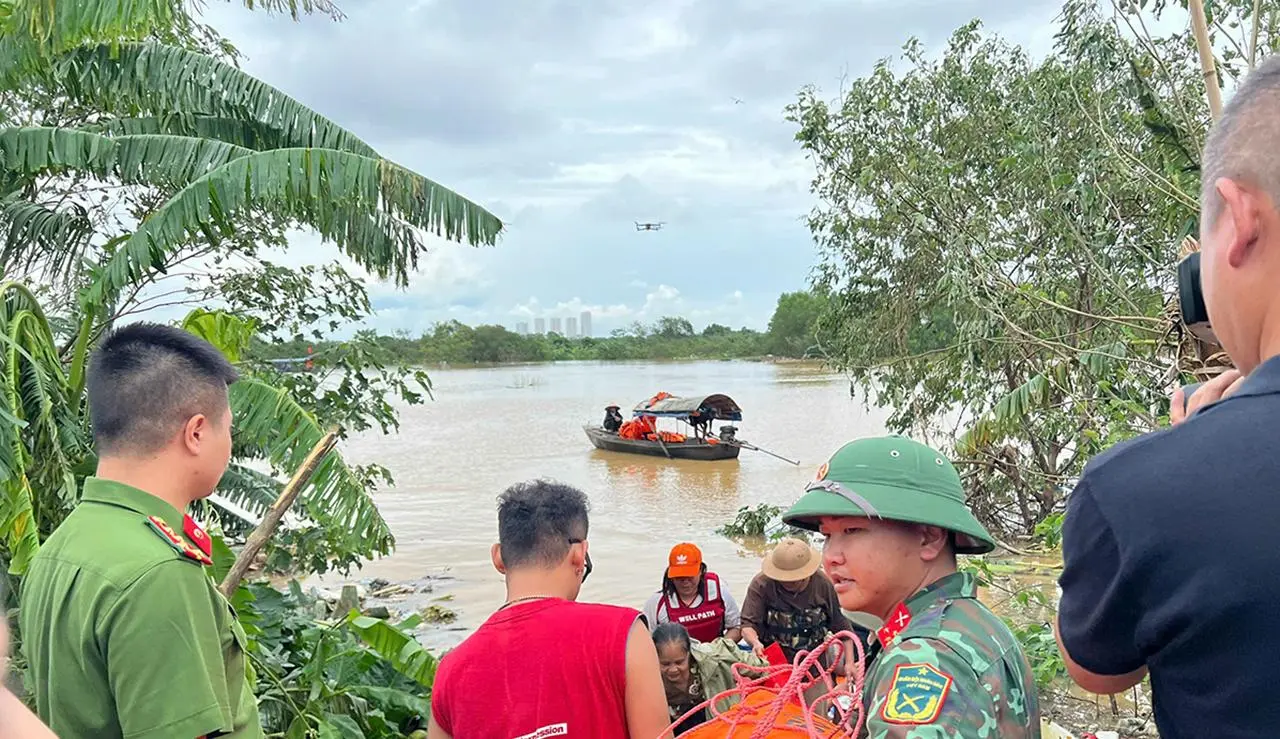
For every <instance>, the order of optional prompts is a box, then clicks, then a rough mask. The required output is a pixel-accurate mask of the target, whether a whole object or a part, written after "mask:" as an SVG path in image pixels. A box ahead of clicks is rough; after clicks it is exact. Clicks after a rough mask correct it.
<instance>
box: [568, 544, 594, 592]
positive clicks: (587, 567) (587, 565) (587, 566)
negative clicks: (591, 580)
mask: <svg viewBox="0 0 1280 739" xmlns="http://www.w3.org/2000/svg"><path fill="white" fill-rule="evenodd" d="M585 542H586V539H570V540H569V543H570V544H582V543H585ZM586 554H587V556H586V562H585V566H584V569H583V570H582V582H586V581H587V576H588V575H590V574H591V552H587V553H586Z"/></svg>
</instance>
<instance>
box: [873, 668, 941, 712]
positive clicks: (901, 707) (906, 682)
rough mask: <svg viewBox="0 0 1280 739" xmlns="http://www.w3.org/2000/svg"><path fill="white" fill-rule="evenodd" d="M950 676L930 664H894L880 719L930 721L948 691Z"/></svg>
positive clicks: (939, 709)
mask: <svg viewBox="0 0 1280 739" xmlns="http://www.w3.org/2000/svg"><path fill="white" fill-rule="evenodd" d="M951 682H952V680H951V676H950V675H948V674H946V673H945V672H942V671H941V670H939V669H938V668H936V667H934V666H933V665H925V664H911V665H898V667H897V669H896V670H894V672H893V682H891V683H890V684H889V694H888V695H887V696H886V697H885V701H884V707H883V708H881V709H880V718H882V719H884V720H885V721H887V722H888V723H891V724H931V723H933V722H934V721H936V720H937V718H938V714H940V713H941V712H942V703H943V701H945V700H946V699H947V693H949V692H951Z"/></svg>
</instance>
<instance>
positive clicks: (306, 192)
mask: <svg viewBox="0 0 1280 739" xmlns="http://www.w3.org/2000/svg"><path fill="white" fill-rule="evenodd" d="M248 4H249V5H252V4H253V3H248ZM268 5H270V6H271V7H274V8H277V9H284V8H287V9H290V10H294V11H297V10H303V11H306V10H312V9H317V8H321V9H323V8H326V7H328V4H327V3H324V2H320V1H319V0H316V1H315V2H311V1H303V0H299V2H286V1H285V0H278V1H276V2H271V3H268ZM5 8H6V9H7V11H8V13H7V15H5V16H4V17H3V26H0V58H8V59H11V60H13V61H14V63H13V64H11V65H9V66H7V67H6V68H5V75H4V83H5V86H4V90H3V92H4V95H5V100H7V101H10V108H9V110H10V111H11V112H12V114H11V115H10V120H13V118H14V117H15V116H17V117H22V116H26V117H29V118H34V119H36V120H41V119H50V120H58V121H62V122H59V123H57V124H55V125H10V126H8V127H6V128H2V129H0V188H2V189H0V227H2V228H3V239H2V243H3V245H4V249H3V251H2V252H0V260H2V263H3V267H4V272H5V274H8V275H28V276H33V277H35V278H39V277H44V278H45V279H46V280H48V282H46V285H47V286H48V287H47V289H46V290H45V291H44V297H47V298H48V299H49V301H50V305H52V306H54V307H56V309H57V310H56V312H54V313H52V314H50V313H46V311H45V310H44V309H43V306H42V304H41V301H40V300H39V299H37V296H36V295H35V294H34V292H33V291H32V290H30V289H27V288H25V287H24V286H23V285H22V284H20V283H14V282H11V283H6V284H5V285H4V286H3V290H2V291H0V295H2V296H3V303H2V304H0V309H2V310H3V314H2V315H0V326H3V328H4V333H5V336H6V341H5V346H6V351H5V352H4V353H3V354H2V355H0V357H2V362H3V364H0V368H2V369H3V370H4V372H3V375H4V377H6V378H8V380H9V385H8V387H9V392H7V393H5V394H4V396H3V398H2V399H0V416H3V417H4V419H5V420H6V421H9V423H4V424H0V426H3V427H4V429H5V430H4V431H3V433H5V434H6V436H7V438H5V439H3V441H4V442H6V443H4V444H3V445H2V448H0V479H2V480H3V486H4V488H3V497H2V499H0V540H2V543H0V556H2V557H3V558H4V559H5V560H6V561H8V563H9V567H10V569H11V571H14V572H21V571H22V570H23V568H24V567H25V564H26V562H27V561H28V560H29V559H30V557H31V556H32V555H33V554H34V552H35V549H36V547H37V546H38V544H39V541H40V539H41V537H42V535H43V534H47V533H48V531H50V530H51V529H52V527H53V526H55V525H56V524H57V522H58V521H59V520H60V519H61V516H62V515H64V514H65V512H66V511H67V510H68V509H69V507H70V506H71V505H72V504H73V503H74V501H75V500H76V499H77V497H78V492H77V490H78V487H77V486H78V480H79V479H80V477H81V476H83V474H85V472H86V471H87V470H89V469H91V468H92V460H91V457H90V456H89V454H88V446H87V443H86V434H85V430H86V429H85V427H86V419H85V415H84V401H83V387H84V368H85V362H86V357H87V355H88V352H89V349H90V347H91V346H92V344H93V342H94V340H95V339H96V337H97V336H99V335H100V334H101V333H102V332H103V331H104V330H105V329H107V328H109V327H110V326H111V325H112V323H113V322H114V321H116V320H118V319H120V318H121V317H123V316H124V315H127V313H128V310H129V306H130V304H136V303H138V302H139V300H138V296H139V293H140V292H142V291H143V290H145V289H146V288H147V287H149V286H153V285H154V284H155V283H156V281H157V279H159V278H160V277H161V276H162V275H163V274H164V273H165V272H166V271H169V270H172V269H173V268H174V267H175V266H177V265H179V264H182V263H184V262H189V261H190V260H192V259H193V258H197V257H199V258H204V259H208V260H210V261H212V263H213V264H214V265H215V267H216V266H217V265H219V264H225V262H226V260H227V259H228V257H229V256H230V255H232V254H236V255H238V256H241V257H248V258H250V259H251V260H254V259H256V261H252V262H251V263H252V264H254V265H255V266H252V267H250V268H249V269H248V270H244V269H240V270H229V269H223V270H221V271H218V270H216V269H215V270H214V272H213V273H211V275H210V277H209V279H208V283H207V284H209V285H212V286H213V287H212V288H210V289H213V290H216V291H217V293H218V294H219V295H220V296H221V297H223V298H225V299H226V300H227V302H228V303H230V304H232V305H233V306H234V305H245V306H251V307H255V308H258V309H261V312H262V316H263V318H264V320H263V321H261V322H260V324H259V325H264V324H265V325H270V326H271V328H275V329H288V328H297V327H298V326H299V325H304V324H307V323H311V322H313V321H314V320H322V319H323V318H324V317H325V316H327V315H330V314H331V313H332V312H333V311H337V312H338V314H339V315H340V316H341V317H346V318H350V317H353V316H357V315H359V314H360V313H361V311H362V310H363V309H364V308H365V307H366V306H367V296H366V295H365V294H364V291H363V287H362V286H360V285H358V283H355V284H353V283H354V281H353V280H351V279H350V277H349V275H345V273H344V272H341V271H340V270H338V271H334V270H332V269H329V270H327V271H325V274H324V277H325V278H326V279H325V280H321V283H322V284H320V285H317V284H316V282H315V281H311V282H309V283H308V282H307V280H306V277H307V275H305V274H303V273H301V272H299V271H296V270H282V269H279V268H275V266H274V265H271V264H270V263H268V262H266V261H265V260H262V259H260V258H258V256H259V255H258V251H257V248H256V245H255V244H253V243H252V242H251V241H250V240H249V239H246V238H244V234H245V231H246V230H247V228H246V224H253V226H251V227H256V228H260V229H261V231H259V233H264V234H266V235H267V237H268V238H274V239H275V240H276V242H275V243H282V238H281V235H282V234H283V230H284V228H286V227H288V226H293V225H299V226H310V227H312V228H314V229H315V230H316V231H318V232H319V233H320V235H321V236H322V238H323V239H324V240H325V241H326V242H327V243H329V244H331V245H332V246H333V247H335V248H336V249H337V250H338V251H340V252H341V253H343V254H345V255H346V256H347V257H349V258H350V259H351V260H352V261H354V262H355V263H357V264H359V265H360V266H362V267H363V268H364V269H366V270H368V271H369V272H370V273H372V274H374V275H376V276H378V277H382V278H385V279H390V280H395V281H396V282H398V283H400V284H404V283H405V282H406V281H407V279H408V275H409V273H410V272H411V271H412V269H413V268H414V266H415V265H416V263H417V259H418V256H419V255H420V253H421V252H422V250H423V248H424V242H423V237H424V235H426V234H428V233H433V234H436V235H439V236H443V237H446V238H449V239H454V240H463V241H469V242H471V243H473V244H484V243H493V242H494V240H495V239H496V237H497V235H498V232H499V231H500V230H501V223H500V221H499V220H498V219H497V218H496V217H494V216H493V215H492V214H490V213H488V212H487V211H485V210H484V209H483V208H480V207H479V206H477V205H475V204H474V203H471V202H470V201H467V200H466V199H465V198H463V197H461V196H460V195H458V194H456V193H453V192H451V191H449V190H447V189H446V188H444V187H442V186H440V185H438V184H437V183H434V182H432V181H430V180H428V179H426V178H424V177H422V176H421V175H418V174H416V173H413V172H410V171H408V170H406V169H404V168H402V167H400V166H398V165H396V164H394V163H392V162H390V161H387V160H386V159H383V158H382V157H380V156H379V155H378V154H377V153H376V152H375V151H374V150H373V149H372V148H371V147H370V146H369V145H368V144H366V143H364V142H363V141H361V140H360V139H359V138H358V137H356V136H355V135H354V134H352V133H351V132H349V131H346V130H345V129H343V128H341V127H340V126H338V125H337V124H336V123H334V122H332V121H329V120H328V119H325V118H324V117H322V116H320V115H318V114H317V113H315V112H314V111H312V110H310V109H308V108H306V107H305V106H303V105H301V104H300V103H298V102H297V101H296V100H293V99H292V98H290V97H288V96H287V95H284V94H283V93H281V92H280V91H279V90H276V89H274V88H272V87H270V86H269V85H267V84H265V83H263V82H261V81H260V80H257V79H254V78H253V77H251V76H249V75H247V74H245V73H243V72H242V71H240V70H239V69H237V68H236V67H234V66H233V65H231V64H229V63H227V62H226V61H223V60H222V59H220V58H218V57H216V56H212V55H210V54H206V53H202V52H200V51H196V50H195V49H194V47H196V46H198V45H199V39H198V38H197V33H196V30H195V29H196V26H197V24H195V21H194V19H192V18H191V17H190V16H187V15H186V14H185V10H184V4H183V3H181V2H178V0H168V1H166V0H150V2H146V3H136V4H132V5H126V6H119V5H118V4H117V3H107V2H105V1H104V0H87V1H86V2H83V3H61V4H58V5H57V9H56V12H54V11H52V10H51V9H52V8H53V6H51V5H49V4H48V3H44V2H42V1H41V0H14V2H12V3H10V4H9V5H7V6H5ZM24 95H25V99H26V100H27V102H25V103H23V104H21V105H14V104H13V103H12V101H14V100H15V99H19V100H21V99H24ZM51 101H57V105H58V107H57V108H56V109H55V110H51V111H41V110H36V109H33V108H32V107H31V106H32V105H33V103H34V102H41V103H49V104H52V102H51ZM24 106H25V107H24ZM24 111H25V112H24ZM102 183H106V184H105V186H106V187H107V188H109V189H111V190H112V191H115V192H120V193H125V195H124V196H123V197H122V199H121V200H119V201H118V202H121V203H126V204H127V205H128V206H129V213H128V217H127V218H123V219H120V218H116V219H111V218H102V219H99V218H94V217H91V216H90V213H91V210H90V207H89V206H90V205H92V204H93V203H94V202H95V201H96V200H97V193H98V192H100V188H101V187H102ZM326 281H328V282H330V283H331V284H334V285H337V286H338V287H339V288H340V290H345V291H347V292H345V293H343V292H340V295H341V296H342V297H344V298H345V299H344V300H339V301H335V300H334V298H333V297H332V296H331V295H320V297H319V298H317V297H316V296H317V294H318V293H321V292H323V291H324V288H325V287H326V285H324V284H323V283H324V282H326ZM274 288H283V292H281V291H280V290H278V289H274ZM291 291H292V292H291ZM292 296H298V297H301V298H303V300H302V303H303V307H302V308H300V309H299V308H296V307H285V308H281V307H279V305H278V304H279V303H282V302H283V303H286V304H287V303H288V302H289V301H288V298H289V297H292ZM270 301H275V302H276V303H277V306H276V307H267V306H266V303H268V302H270ZM326 301H328V302H326ZM51 316H53V317H51ZM308 319H311V320H308ZM193 320H194V321H195V323H197V324H198V323H199V319H193ZM193 325H194V324H193ZM206 328H208V327H206ZM363 352H364V348H363V347H362V346H360V345H359V344H353V345H351V348H350V349H349V351H348V353H347V356H345V357H343V358H339V359H337V360H335V364H334V366H341V367H343V368H345V369H351V368H353V367H360V368H363V367H368V366H370V365H372V366H373V367H375V368H376V367H377V363H376V361H374V360H373V359H372V358H371V357H369V356H367V355H366V354H364V353H363ZM264 377H265V378H266V379H261V380H259V379H254V380H251V381H249V382H246V383H244V384H243V385H240V387H239V388H238V389H237V390H236V391H235V394H236V397H235V398H234V399H233V403H235V406H236V410H237V423H236V449H235V451H236V455H237V458H238V459H240V460H244V461H248V460H251V459H259V460H262V461H265V462H267V463H268V464H269V466H270V467H271V468H272V469H273V471H275V472H279V473H285V472H288V471H291V470H292V468H293V467H295V466H296V465H297V463H298V462H299V461H300V460H301V458H302V456H304V455H305V454H306V452H307V450H308V448H309V441H308V440H309V439H310V438H311V435H310V432H309V431H307V430H308V429H315V428H318V427H319V426H320V425H321V424H326V423H329V422H342V423H343V426H344V427H346V428H348V429H351V428H353V427H354V428H356V429H358V428H360V426H361V425H362V424H364V425H367V424H369V423H380V424H382V425H383V427H384V428H387V425H388V424H391V423H394V411H393V410H391V409H390V407H389V406H387V407H385V408H382V409H378V410H375V411H373V412H372V413H369V412H366V411H364V410H361V409H360V408H358V407H357V406H356V405H354V404H351V403H350V402H348V399H349V398H350V397H357V398H359V397H362V396H363V395H364V392H365V390H367V388H368V387H369V382H368V381H367V380H365V379H362V378H361V377H359V376H358V375H356V374H355V373H350V372H344V373H342V377H341V380H340V382H339V383H337V387H336V388H329V389H324V388H321V387H320V385H319V382H318V380H317V379H316V378H314V377H311V376H291V377H290V378H285V377H279V376H270V375H265V376H264ZM417 379H418V380H420V381H421V380H424V379H425V378H424V377H420V378H417ZM397 382H400V384H398V385H397V384H396V383H397ZM391 384H392V386H393V388H394V389H396V390H398V391H402V392H403V393H405V394H409V393H412V390H411V388H410V387H409V385H408V384H407V383H406V382H401V381H399V380H396V379H394V376H393V379H392V380H391ZM344 391H346V394H345V395H344V394H343V393H344ZM302 402H305V403H306V406H304V405H302V404H301V403H302ZM384 405H385V404H384ZM20 429H30V431H27V432H23V433H19V430H20ZM37 431H38V433H37ZM55 446H56V447H57V450H56V451H55V449H54V447H55ZM344 470H346V472H344ZM380 472H381V470H380V468H370V469H367V470H363V471H361V470H354V469H350V468H346V467H345V466H344V465H338V464H333V465H330V468H329V469H328V470H326V471H325V473H323V474H321V475H318V476H317V477H316V478H315V481H314V482H313V484H312V486H311V488H310V489H309V490H308V491H307V493H306V494H305V496H304V499H303V505H304V507H305V508H306V510H307V512H308V513H309V514H311V515H312V516H313V517H314V519H315V520H316V521H317V522H319V523H320V524H321V525H322V526H323V527H324V530H325V531H326V532H328V533H329V534H331V535H332V538H333V539H334V543H335V546H337V547H338V548H339V549H342V550H345V551H346V552H347V553H348V554H349V555H351V556H356V555H358V556H372V555H375V554H378V553H385V552H387V551H389V550H390V547H391V545H392V542H393V539H392V537H391V534H390V531H389V529H388V528H387V526H386V523H385V521H383V520H382V518H381V516H380V515H378V513H377V509H376V507H375V506H374V505H373V504H372V501H371V500H370V499H369V496H368V492H369V490H370V489H371V487H372V486H373V485H374V484H375V482H376V481H377V480H378V479H379V478H380ZM347 473H349V474H347ZM250 477H252V479H251V480H249V482H246V479H247V478H246V476H236V475H232V476H230V477H229V478H228V482H227V485H228V486H229V490H228V491H227V492H228V493H229V494H231V495H233V496H238V497H239V499H240V500H241V501H243V502H246V503H248V504H250V505H251V507H258V508H259V509H261V507H263V506H262V501H263V500H266V496H265V495H263V492H264V491H269V490H272V489H276V488H278V485H279V483H278V480H276V479H275V478H271V477H266V478H264V477H263V476H260V475H259V476H250Z"/></svg>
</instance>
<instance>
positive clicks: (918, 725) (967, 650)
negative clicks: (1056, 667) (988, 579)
mask: <svg viewBox="0 0 1280 739" xmlns="http://www.w3.org/2000/svg"><path fill="white" fill-rule="evenodd" d="M977 593H978V587H977V584H976V583H975V582H974V579H973V576H972V575H970V574H968V573H966V572H958V573H956V574H954V575H948V576H947V577H944V578H943V579H941V580H939V581H937V582H935V583H934V584H932V585H930V586H929V587H927V588H925V589H924V590H921V591H920V592H918V593H916V594H915V595H913V596H911V597H910V598H908V599H907V600H906V602H905V603H903V605H902V606H900V607H899V609H898V610H897V611H896V612H895V613H894V614H893V615H892V616H890V617H889V622H888V623H886V624H885V625H884V627H882V628H881V629H880V631H879V632H877V638H878V639H879V640H880V645H881V649H882V650H883V651H882V652H881V653H880V656H879V657H878V658H877V659H876V661H875V663H874V664H873V665H872V666H871V669H870V670H868V672H867V680H866V683H865V686H866V688H865V689H866V692H867V701H866V703H867V712H866V716H867V737H868V739H889V738H890V737H892V738H893V739H899V738H903V739H905V738H906V737H911V738H912V739H917V738H918V739H924V737H965V739H970V738H971V737H1038V736H1040V706H1039V698H1038V696H1037V693H1036V686H1035V679H1034V678H1033V676H1032V674H1031V665H1029V664H1028V663H1027V659H1026V657H1024V656H1023V654H1022V648H1021V647H1020V646H1019V645H1018V641H1017V640H1016V639H1015V638H1014V636H1013V634H1012V633H1010V631H1009V628H1008V627H1007V626H1005V624H1004V622H1003V621H1001V620H1000V619H999V618H998V617H997V616H996V615H995V614H994V613H992V612H991V611H990V610H988V609H987V607H986V606H985V605H983V604H982V603H980V602H979V601H978V599H977ZM899 624H901V626H899Z"/></svg>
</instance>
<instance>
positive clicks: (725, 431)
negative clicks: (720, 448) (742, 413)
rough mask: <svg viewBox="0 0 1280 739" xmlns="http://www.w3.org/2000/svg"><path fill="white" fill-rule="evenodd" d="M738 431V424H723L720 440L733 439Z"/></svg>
mask: <svg viewBox="0 0 1280 739" xmlns="http://www.w3.org/2000/svg"><path fill="white" fill-rule="evenodd" d="M737 433H738V427H737V426H721V427H720V441H733V440H734V438H735V435H736V434H737Z"/></svg>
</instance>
